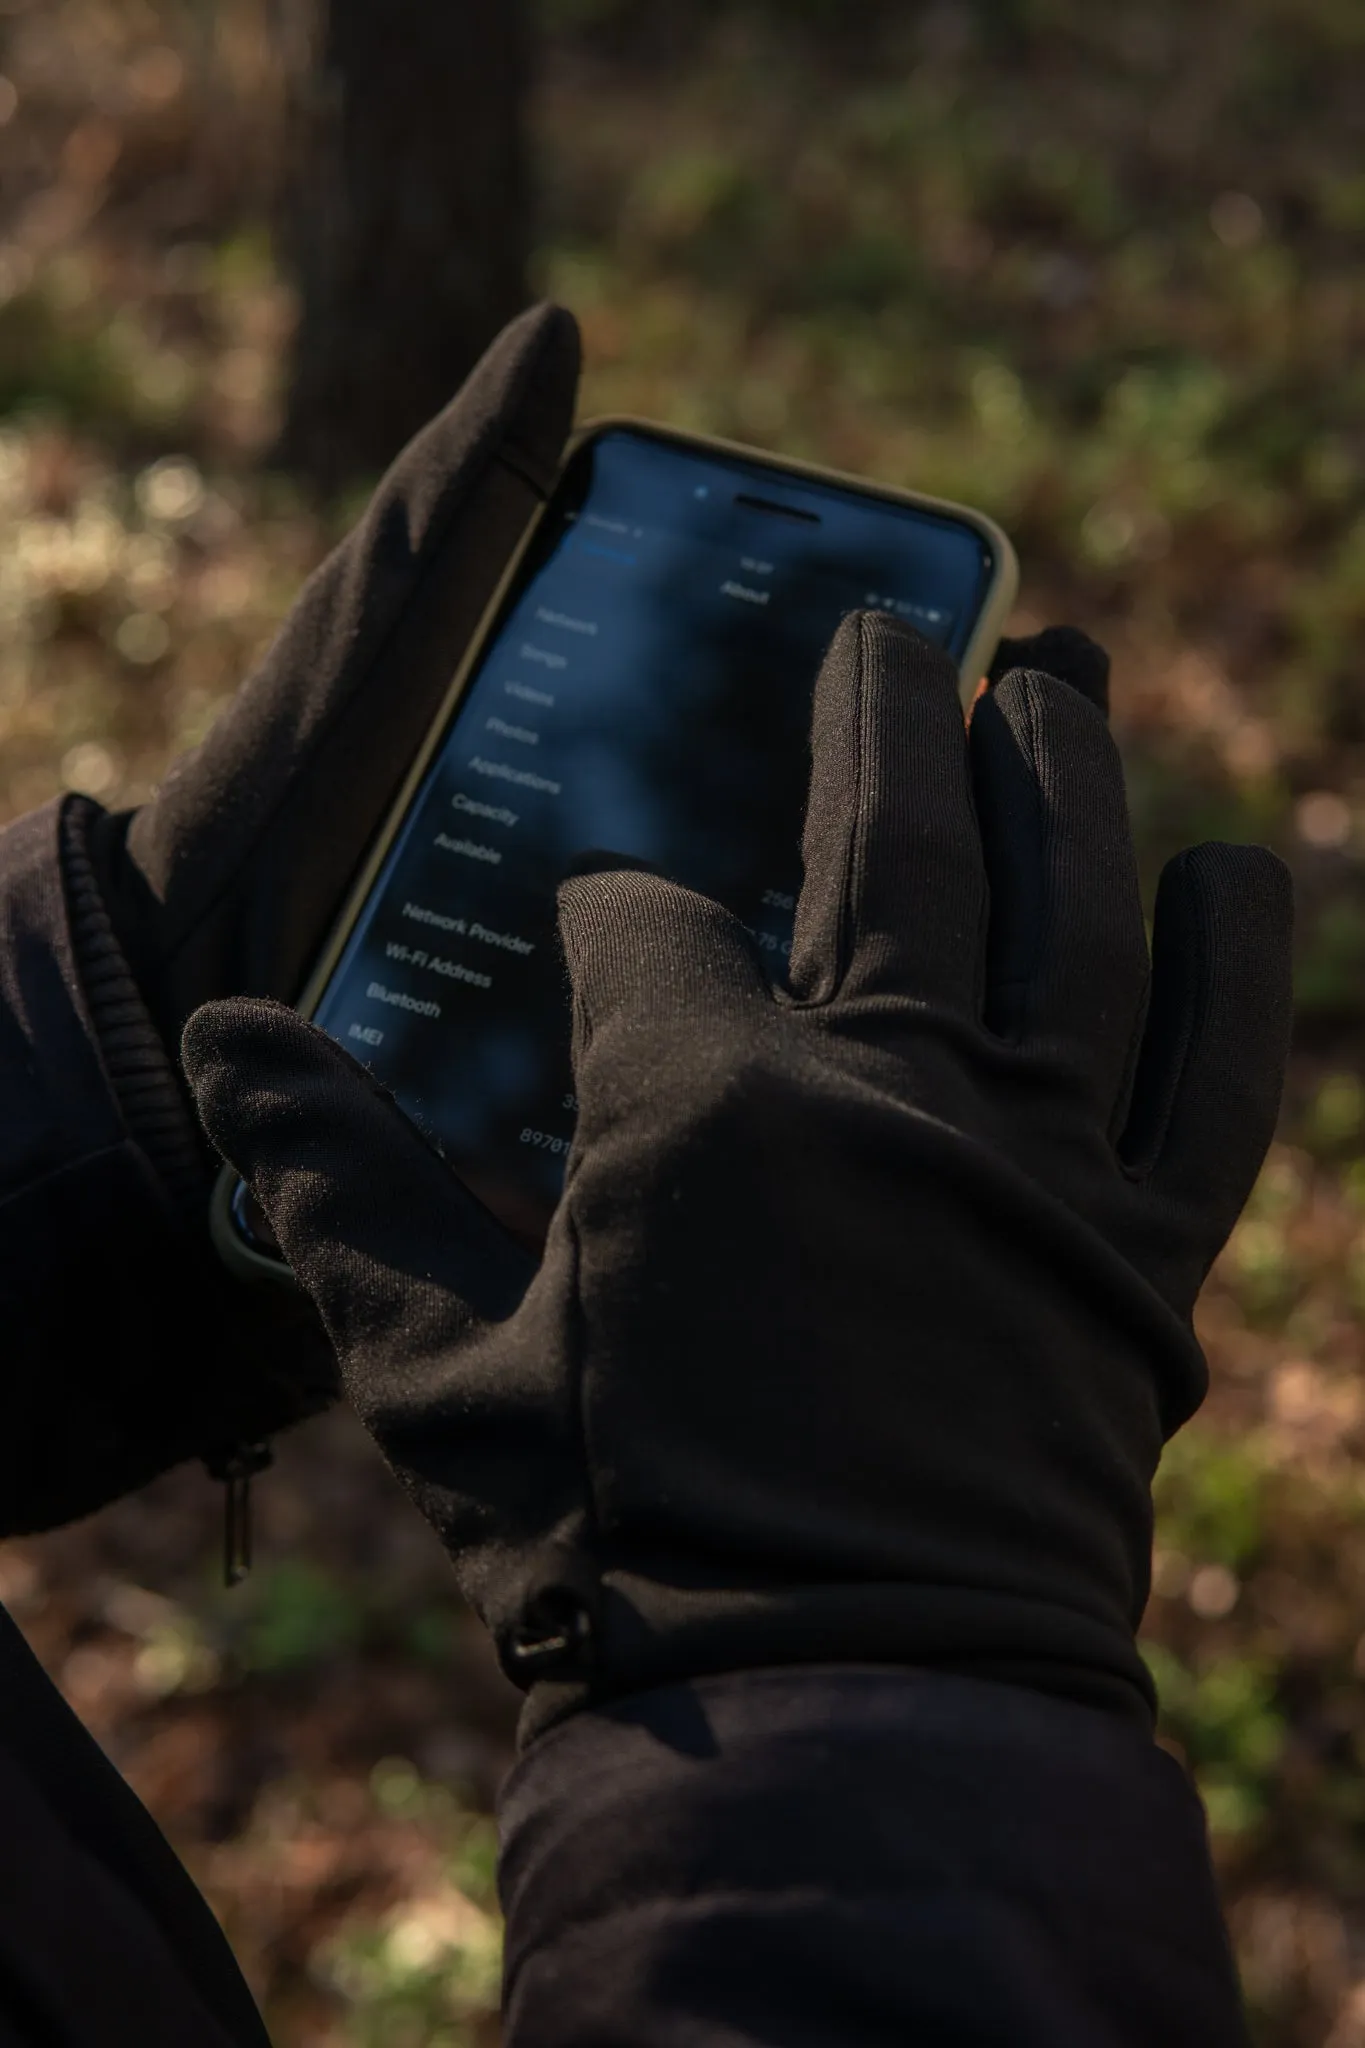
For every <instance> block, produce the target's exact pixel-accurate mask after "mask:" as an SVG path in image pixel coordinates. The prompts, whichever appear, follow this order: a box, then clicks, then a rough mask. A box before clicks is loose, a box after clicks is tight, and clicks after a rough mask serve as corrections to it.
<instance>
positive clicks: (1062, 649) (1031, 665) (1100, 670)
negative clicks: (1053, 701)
mask: <svg viewBox="0 0 1365 2048" xmlns="http://www.w3.org/2000/svg"><path fill="white" fill-rule="evenodd" d="M1016 668H1027V669H1041V670H1042V672H1043V673H1044V674H1045V675H1050V676H1055V677H1056V678H1057V680H1058V682H1062V683H1066V684H1067V685H1068V687H1069V688H1071V689H1073V690H1075V691H1076V692H1077V694H1078V695H1079V696H1082V697H1084V698H1085V699H1086V701H1087V703H1090V704H1093V705H1094V707H1095V709H1096V710H1097V711H1100V712H1102V713H1103V714H1104V716H1105V717H1106V718H1107V717H1108V716H1109V668H1110V663H1109V656H1108V654H1107V652H1106V651H1105V649H1104V648H1103V647H1101V646H1100V644H1099V642H1098V641H1097V640H1092V639H1091V638H1090V635H1089V634H1088V633H1083V632H1081V630H1080V628H1079V627H1077V626H1046V627H1044V629H1043V631H1042V632H1041V633H1032V634H1028V635H1026V636H1024V637H1023V638H1020V639H1004V640H1002V641H1001V642H1000V645H999V646H998V648H997V649H996V653H995V659H994V661H992V663H991V666H990V673H989V676H988V678H987V680H988V682H989V684H990V686H991V687H992V688H994V687H995V685H996V684H997V683H1000V682H1002V681H1003V680H1004V678H1005V677H1006V676H1007V675H1008V674H1009V673H1010V671H1011V669H1016Z"/></svg>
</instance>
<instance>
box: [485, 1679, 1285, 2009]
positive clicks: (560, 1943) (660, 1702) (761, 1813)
mask: <svg viewBox="0 0 1365 2048" xmlns="http://www.w3.org/2000/svg"><path fill="white" fill-rule="evenodd" d="M503 1834H504V1856H503V1866H502V1884H503V1892H504V1900H505V1905H506V1910H507V1917H508V1930H507V1938H508V1950H507V2000H508V2028H507V2034H506V2041H507V2044H508V2048H642V2044H646V2043H647V2044H649V2048H684V2044H686V2048H699V2044H702V2043H714V2044H716V2048H721V2044H724V2048H829V2044H830V2043H832V2042H838V2043H840V2044H841V2048H893V2044H894V2048H905V2044H906V2043H907V2042H913V2043H915V2044H916V2048H950V2044H951V2048H987V2044H991V2048H1005V2044H1008V2048H1156V2044H1157V2043H1160V2044H1161V2048H1242V2044H1244V2043H1245V2041H1246V2034H1245V2031H1244V2026H1243V2021H1242V2018H1241V2014H1240V2006H1239V1999H1238V1992H1237V1984H1236V1978H1235V1974H1234V1970H1233V1966H1232V1961H1231V1956H1230V1953H1229V1948H1228V1942H1227V1937H1226V1934H1225V1932H1224V1929H1223V1925H1222V1921H1221V1919H1220V1916H1219V1910H1218V1904H1217V1899H1216V1895H1215V1891H1214V1885H1213V1878H1212V1873H1211V1867H1210V1862H1209V1856H1208V1849H1207V1844H1206V1837H1205V1827H1204V1817H1203V1813H1202V1810H1201V1808H1200V1805H1199V1802H1198V1800H1197V1798H1196V1797H1195V1794H1194V1792H1193V1790H1192V1789H1191V1787H1190V1785H1189V1783H1188V1781H1187V1779H1186V1778H1185V1775H1184V1773H1183V1772H1182V1771H1181V1770H1180V1768H1179V1766H1178V1765H1177V1764H1176V1763H1175V1762H1174V1761H1173V1760H1172V1758H1170V1757H1169V1756H1167V1755H1166V1754H1165V1753H1164V1752H1163V1751H1162V1750H1160V1749H1158V1748H1157V1747H1156V1746H1155V1745H1154V1744H1153V1743H1152V1742H1151V1741H1150V1740H1148V1739H1146V1738H1145V1737H1144V1736H1143V1735H1142V1734H1141V1733H1140V1732H1138V1731H1136V1730H1134V1729H1133V1728H1131V1727H1129V1726H1127V1725H1126V1724H1124V1723H1122V1722H1119V1721H1117V1720H1116V1719H1115V1718H1114V1717H1113V1716H1111V1715H1107V1714H1104V1713H1101V1712H1098V1711H1096V1710H1094V1709H1091V1708H1087V1707H1083V1706H1077V1705H1073V1704H1071V1703H1069V1702H1066V1701H1060V1700H1056V1699H1049V1698H1045V1697H1044V1696H1042V1695H1041V1694H1036V1693H1032V1692H1029V1691H1025V1690H1024V1689H1022V1688H1015V1687H1012V1686H1006V1685H1000V1684H996V1683H990V1682H986V1681H977V1680H973V1679H966V1678H958V1677H943V1676H940V1675H931V1674H927V1673H926V1674H923V1675H921V1674H916V1673H913V1672H907V1671H903V1670H895V1671H893V1670H887V1669H872V1668H869V1669H831V1668H822V1669H820V1670H814V1669H804V1670H769V1671H763V1672H752V1673H748V1674H745V1675H740V1676H732V1677H719V1678H711V1679H706V1680H703V1681H700V1682H698V1683H695V1684H692V1685H680V1686H676V1687H673V1688H670V1689H668V1690H665V1691H659V1692H653V1693H648V1694H643V1695H641V1696H640V1697H638V1698H637V1699H634V1700H628V1701H625V1702H622V1703H619V1704H618V1705H616V1706H615V1707H613V1708H609V1709H604V1710H601V1711H597V1712H585V1713H582V1714H578V1715H576V1716H574V1717H573V1718H571V1719H570V1720H569V1721H567V1722H565V1723H564V1724H562V1725H561V1726H560V1727H558V1728H557V1729H555V1730H554V1731H553V1732H552V1733H550V1734H548V1735H546V1736H544V1737H542V1738H541V1739H540V1740H539V1741H538V1742H537V1743H536V1744H534V1746H533V1747H532V1748H531V1749H530V1750H529V1751H528V1753H527V1754H526V1756H525V1757H524V1758H523V1760H522V1761H521V1763H520V1764H519V1766H518V1767H517V1770H516V1771H515V1773H514V1774H513V1776H512V1778H511V1780H510V1781H509V1784H508V1786H507V1788H506V1792H505V1796H504V1803H503Z"/></svg>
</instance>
